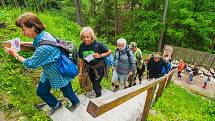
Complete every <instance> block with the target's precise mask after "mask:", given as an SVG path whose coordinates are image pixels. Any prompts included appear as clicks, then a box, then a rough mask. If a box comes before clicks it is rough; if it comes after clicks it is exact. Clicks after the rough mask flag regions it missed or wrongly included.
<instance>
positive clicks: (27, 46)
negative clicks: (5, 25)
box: [1, 41, 35, 51]
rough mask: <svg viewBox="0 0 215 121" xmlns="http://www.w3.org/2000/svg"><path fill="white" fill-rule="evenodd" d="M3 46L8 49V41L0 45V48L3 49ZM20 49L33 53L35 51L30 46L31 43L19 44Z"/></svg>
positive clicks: (9, 44) (9, 45)
mask: <svg viewBox="0 0 215 121" xmlns="http://www.w3.org/2000/svg"><path fill="white" fill-rule="evenodd" d="M4 46H6V47H8V48H10V47H11V43H10V42H9V41H6V42H4V43H2V45H1V47H4ZM20 48H21V50H22V51H34V50H35V48H34V46H33V45H32V42H21V44H20Z"/></svg>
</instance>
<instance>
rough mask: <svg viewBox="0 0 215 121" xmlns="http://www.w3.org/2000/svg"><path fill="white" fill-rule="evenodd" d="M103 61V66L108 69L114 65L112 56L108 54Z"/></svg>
mask: <svg viewBox="0 0 215 121" xmlns="http://www.w3.org/2000/svg"><path fill="white" fill-rule="evenodd" d="M104 61H105V64H106V66H107V67H108V68H110V67H111V66H113V65H114V64H115V61H114V58H113V55H112V54H110V55H108V56H106V57H105V58H104Z"/></svg>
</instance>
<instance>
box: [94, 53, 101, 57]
mask: <svg viewBox="0 0 215 121" xmlns="http://www.w3.org/2000/svg"><path fill="white" fill-rule="evenodd" d="M93 57H94V58H101V54H99V53H95V54H94V56H93Z"/></svg>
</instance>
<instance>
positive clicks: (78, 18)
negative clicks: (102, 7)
mask: <svg viewBox="0 0 215 121" xmlns="http://www.w3.org/2000/svg"><path fill="white" fill-rule="evenodd" d="M74 3H75V12H76V21H77V23H78V25H80V26H84V24H83V19H82V13H81V1H80V0H74Z"/></svg>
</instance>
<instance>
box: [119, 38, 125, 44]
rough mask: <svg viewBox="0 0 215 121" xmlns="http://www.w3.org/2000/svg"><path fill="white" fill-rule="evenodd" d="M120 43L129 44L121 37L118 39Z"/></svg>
mask: <svg viewBox="0 0 215 121" xmlns="http://www.w3.org/2000/svg"><path fill="white" fill-rule="evenodd" d="M119 43H123V44H125V45H126V44H127V42H126V40H125V39H124V38H119V39H118V40H117V44H119Z"/></svg>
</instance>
